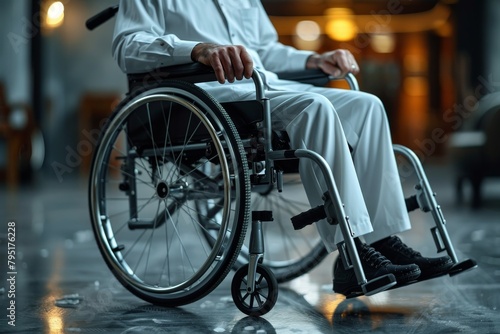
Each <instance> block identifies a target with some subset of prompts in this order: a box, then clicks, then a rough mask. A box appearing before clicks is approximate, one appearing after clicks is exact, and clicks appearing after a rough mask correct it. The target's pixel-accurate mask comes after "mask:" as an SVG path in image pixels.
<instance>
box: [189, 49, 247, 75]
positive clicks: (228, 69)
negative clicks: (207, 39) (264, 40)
mask: <svg viewBox="0 0 500 334" xmlns="http://www.w3.org/2000/svg"><path fill="white" fill-rule="evenodd" d="M191 58H192V59H193V60H194V61H197V62H200V63H202V64H205V65H208V66H210V67H212V68H213V69H214V71H215V76H216V77H217V81H219V82H220V83H224V82H225V81H226V79H227V81H229V82H234V80H235V79H236V80H241V79H243V77H245V78H247V79H249V78H250V77H251V76H252V72H253V61H252V58H251V57H250V55H249V54H248V52H247V51H246V49H245V48H244V47H243V46H241V45H217V44H210V43H200V44H198V45H196V46H195V47H194V48H193V51H192V52H191Z"/></svg>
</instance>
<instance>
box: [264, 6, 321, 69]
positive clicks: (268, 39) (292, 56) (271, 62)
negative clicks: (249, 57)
mask: <svg viewBox="0 0 500 334" xmlns="http://www.w3.org/2000/svg"><path fill="white" fill-rule="evenodd" d="M259 4H260V1H259ZM259 16H260V17H259V26H260V32H259V37H260V42H261V44H260V46H261V47H260V48H259V50H258V53H259V56H260V57H261V59H262V62H263V64H264V67H265V68H266V69H267V70H269V71H271V72H285V71H297V70H303V69H305V68H306V61H307V58H308V57H309V56H310V55H312V54H314V52H313V51H305V50H298V49H296V48H294V47H291V46H288V45H284V44H282V43H280V42H279V41H278V34H277V32H276V29H275V28H274V26H273V24H272V22H271V20H270V19H269V17H268V15H267V13H266V12H265V10H264V8H263V7H262V4H260V14H259ZM283 59H286V61H283Z"/></svg>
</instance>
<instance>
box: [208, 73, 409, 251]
mask: <svg viewBox="0 0 500 334" xmlns="http://www.w3.org/2000/svg"><path fill="white" fill-rule="evenodd" d="M271 87H272V88H269V89H268V90H267V91H266V97H268V98H269V99H270V104H271V110H272V123H273V124H272V126H273V128H274V129H276V130H285V131H286V132H287V133H288V135H289V137H290V140H291V143H290V144H291V147H292V148H294V149H299V148H300V149H309V150H312V151H315V152H317V153H319V154H320V155H321V156H322V157H323V158H325V160H326V161H327V163H328V164H329V165H330V167H331V168H332V172H333V176H334V178H335V184H336V185H337V188H338V191H339V195H340V197H341V201H342V202H343V203H344V205H345V211H346V214H347V216H348V217H349V221H350V224H351V227H352V230H353V232H354V233H355V236H361V235H362V236H364V239H365V241H366V242H368V243H372V242H375V241H377V240H380V239H382V238H385V237H387V236H389V235H392V234H395V233H399V232H403V231H405V230H408V229H410V227H411V226H410V220H409V217H408V213H407V211H406V205H405V202H404V195H403V191H402V187H401V182H400V178H399V175H398V170H397V166H396V161H395V157H394V152H393V149H392V140H391V135H390V131H389V126H388V122H387V117H386V114H385V109H384V107H383V105H382V103H381V101H380V100H379V99H378V98H377V97H375V96H373V95H371V94H367V93H363V92H359V91H351V90H344V89H332V88H322V87H314V86H311V85H304V84H298V83H295V82H291V81H279V82H275V83H274V84H271ZM204 88H205V89H207V90H208V91H209V92H210V93H211V94H213V95H214V96H216V97H217V98H218V99H219V100H221V101H228V100H237V99H249V98H255V92H254V90H253V84H242V85H239V84H234V85H216V86H208V87H204ZM349 145H350V146H351V147H352V148H353V151H352V153H351V151H350V149H349ZM299 168H300V177H301V180H302V183H303V185H304V188H305V191H306V194H307V197H308V200H309V202H310V204H311V206H312V207H315V206H318V205H321V204H323V200H322V199H321V197H322V195H323V193H324V192H325V191H326V190H327V189H326V187H325V182H324V181H323V175H322V173H321V172H320V170H319V168H318V167H317V166H316V165H315V163H314V162H312V161H310V160H309V159H305V158H302V159H301V160H300V167H299ZM316 226H317V228H318V231H319V234H320V236H321V238H322V240H323V242H324V244H325V246H326V248H327V250H328V251H330V252H332V251H334V250H335V249H337V243H339V242H340V241H342V240H343V237H342V234H341V232H340V229H338V228H337V227H336V226H332V225H330V224H328V223H327V222H326V221H321V222H318V223H317V224H316Z"/></svg>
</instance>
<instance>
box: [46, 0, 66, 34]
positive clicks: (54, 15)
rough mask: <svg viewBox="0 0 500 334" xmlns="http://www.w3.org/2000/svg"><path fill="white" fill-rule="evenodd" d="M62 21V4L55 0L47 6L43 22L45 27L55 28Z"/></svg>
mask: <svg viewBox="0 0 500 334" xmlns="http://www.w3.org/2000/svg"><path fill="white" fill-rule="evenodd" d="M63 21H64V5H63V3H62V2H60V1H56V2H54V3H52V4H51V5H50V6H49V9H48V10H47V17H46V19H45V23H46V24H47V27H50V28H57V27H59V26H60V25H61V24H62V23H63Z"/></svg>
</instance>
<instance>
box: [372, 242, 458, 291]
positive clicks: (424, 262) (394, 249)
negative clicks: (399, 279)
mask: <svg viewBox="0 0 500 334" xmlns="http://www.w3.org/2000/svg"><path fill="white" fill-rule="evenodd" d="M372 247H373V248H375V249H376V250H377V251H379V252H380V253H382V254H384V256H385V257H387V258H388V259H389V260H390V261H391V262H392V263H394V264H410V263H414V264H416V265H417V266H419V268H420V271H421V272H422V273H421V274H420V277H419V278H418V280H419V281H422V280H426V279H429V278H433V277H437V276H442V275H446V274H447V273H448V271H449V270H450V269H451V267H453V261H452V260H451V258H450V257H449V256H441V257H436V258H430V257H423V256H422V254H421V253H419V252H417V251H415V250H413V249H412V248H410V247H408V246H407V245H405V244H404V243H403V242H402V241H401V239H399V238H398V237H397V236H391V237H389V238H387V239H384V240H381V241H378V242H376V243H374V244H372Z"/></svg>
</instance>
